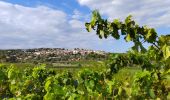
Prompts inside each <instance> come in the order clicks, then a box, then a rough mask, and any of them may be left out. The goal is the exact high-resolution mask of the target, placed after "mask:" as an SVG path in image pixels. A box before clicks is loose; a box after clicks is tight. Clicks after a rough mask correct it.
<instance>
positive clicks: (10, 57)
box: [0, 48, 107, 63]
mask: <svg viewBox="0 0 170 100" xmlns="http://www.w3.org/2000/svg"><path fill="white" fill-rule="evenodd" d="M106 57H107V53H106V52H104V51H97V50H88V49H80V48H74V49H65V48H37V49H9V50H0V61H1V62H13V63H14V62H62V61H79V60H103V59H105V58H106Z"/></svg>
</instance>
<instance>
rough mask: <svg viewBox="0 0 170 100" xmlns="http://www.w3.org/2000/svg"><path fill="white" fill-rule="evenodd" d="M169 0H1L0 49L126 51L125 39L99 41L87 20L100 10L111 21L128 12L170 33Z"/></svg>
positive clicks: (139, 20) (128, 46)
mask: <svg viewBox="0 0 170 100" xmlns="http://www.w3.org/2000/svg"><path fill="white" fill-rule="evenodd" d="M169 5H170V0H164V1H162V0H138V1H134V0H0V45H1V47H0V49H12V48H40V47H50V48H60V47H61V48H88V49H94V50H105V51H111V52H125V51H127V50H128V48H130V46H132V43H126V42H125V41H124V40H123V39H121V40H119V41H116V40H114V39H113V38H108V39H106V40H105V39H103V40H100V39H99V38H98V37H97V36H96V35H95V32H91V33H88V32H87V31H86V30H85V27H84V23H85V22H87V21H89V20H90V16H91V11H92V10H94V9H98V10H99V11H100V13H101V14H102V16H105V17H106V18H108V19H109V20H112V19H114V18H119V19H120V20H123V19H124V18H125V17H126V16H128V15H129V14H131V15H133V17H134V19H135V20H136V21H137V22H138V23H139V24H140V25H148V26H149V27H154V28H156V30H157V32H158V33H159V35H162V34H164V35H165V34H168V33H170V24H169V23H170V20H169V18H170V7H169Z"/></svg>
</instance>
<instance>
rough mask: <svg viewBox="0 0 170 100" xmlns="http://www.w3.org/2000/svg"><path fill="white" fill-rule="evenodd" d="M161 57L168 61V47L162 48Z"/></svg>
mask: <svg viewBox="0 0 170 100" xmlns="http://www.w3.org/2000/svg"><path fill="white" fill-rule="evenodd" d="M162 52H163V56H164V58H165V59H168V58H169V57H170V46H167V45H166V44H165V45H164V46H163V47H162Z"/></svg>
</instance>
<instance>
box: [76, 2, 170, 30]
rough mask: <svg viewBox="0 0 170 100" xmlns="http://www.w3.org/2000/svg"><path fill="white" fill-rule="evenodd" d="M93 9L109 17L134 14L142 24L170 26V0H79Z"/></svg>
mask: <svg viewBox="0 0 170 100" xmlns="http://www.w3.org/2000/svg"><path fill="white" fill-rule="evenodd" d="M78 2H79V3H80V4H81V5H85V6H87V7H89V8H90V9H91V10H94V9H98V10H99V11H100V12H101V13H102V14H103V15H107V16H108V17H109V19H113V18H120V19H124V18H125V17H126V16H128V15H129V14H131V15H133V16H134V18H135V20H137V22H139V23H140V24H146V25H149V26H151V27H170V25H169V23H170V20H169V18H170V6H169V5H170V0H78Z"/></svg>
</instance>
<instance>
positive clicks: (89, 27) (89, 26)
mask: <svg viewBox="0 0 170 100" xmlns="http://www.w3.org/2000/svg"><path fill="white" fill-rule="evenodd" d="M85 26H86V30H87V31H88V32H90V31H91V28H92V27H91V24H90V23H85Z"/></svg>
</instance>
